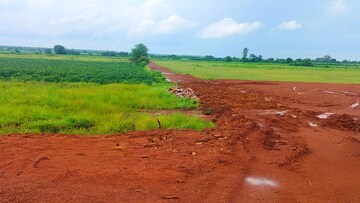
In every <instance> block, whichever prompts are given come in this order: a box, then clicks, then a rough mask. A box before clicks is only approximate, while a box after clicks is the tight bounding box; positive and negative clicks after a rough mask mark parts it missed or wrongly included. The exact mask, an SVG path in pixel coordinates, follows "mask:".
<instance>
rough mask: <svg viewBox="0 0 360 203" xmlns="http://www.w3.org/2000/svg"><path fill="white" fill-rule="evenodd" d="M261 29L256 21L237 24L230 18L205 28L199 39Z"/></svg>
mask: <svg viewBox="0 0 360 203" xmlns="http://www.w3.org/2000/svg"><path fill="white" fill-rule="evenodd" d="M261 27H262V24H261V23H260V22H258V21H256V22H253V23H249V22H245V23H238V22H236V21H235V20H234V19H232V18H224V19H222V20H220V21H218V22H216V23H213V24H210V25H208V26H206V27H205V28H204V29H203V31H202V32H201V33H200V34H199V37H201V38H222V37H226V36H230V35H235V34H247V33H249V32H252V31H255V30H257V29H259V28H261Z"/></svg>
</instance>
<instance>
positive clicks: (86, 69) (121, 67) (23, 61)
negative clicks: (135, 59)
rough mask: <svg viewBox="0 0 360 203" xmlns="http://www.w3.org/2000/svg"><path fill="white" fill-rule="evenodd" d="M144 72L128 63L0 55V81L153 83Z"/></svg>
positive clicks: (141, 68)
mask: <svg viewBox="0 0 360 203" xmlns="http://www.w3.org/2000/svg"><path fill="white" fill-rule="evenodd" d="M147 72H148V71H147V70H146V69H144V68H143V67H141V66H139V65H135V64H133V63H128V62H103V61H83V60H54V59H47V58H45V59H42V58H12V57H0V80H18V81H44V82H90V83H100V84H110V83H121V82H125V83H138V82H143V83H148V84H150V83H153V82H154V80H155V79H156V78H155V77H152V75H151V74H148V73H147Z"/></svg>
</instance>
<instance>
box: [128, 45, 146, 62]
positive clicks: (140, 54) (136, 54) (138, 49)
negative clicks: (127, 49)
mask: <svg viewBox="0 0 360 203" xmlns="http://www.w3.org/2000/svg"><path fill="white" fill-rule="evenodd" d="M148 51H149V49H148V48H147V47H146V46H145V45H144V44H137V45H135V47H134V48H133V49H132V50H131V53H130V60H131V61H133V62H136V63H142V62H145V63H146V64H147V63H149V54H148Z"/></svg>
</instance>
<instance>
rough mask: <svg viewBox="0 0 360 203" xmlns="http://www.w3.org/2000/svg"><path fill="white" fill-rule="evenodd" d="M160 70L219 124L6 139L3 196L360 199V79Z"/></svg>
mask: <svg viewBox="0 0 360 203" xmlns="http://www.w3.org/2000/svg"><path fill="white" fill-rule="evenodd" d="M151 66H152V68H153V69H157V70H160V71H162V72H165V73H168V74H166V76H167V77H168V78H169V79H170V80H172V81H174V82H179V83H181V85H182V86H184V87H190V88H192V89H193V90H194V91H195V92H196V93H197V94H198V96H199V97H200V98H201V102H202V110H203V112H205V113H207V114H210V115H209V116H208V117H209V119H212V120H213V121H215V122H216V124H217V128H216V129H208V130H205V131H203V132H195V131H190V130H188V131H178V130H159V131H149V132H132V133H126V134H120V135H112V136H107V137H80V136H68V135H26V136H20V135H9V136H3V137H0V202H14V201H15V202H98V201H99V202H119V201H121V202H359V201H360V193H359V191H360V184H359V183H360V170H359V169H360V121H359V119H360V106H356V103H357V102H360V85H335V84H314V83H277V82H249V81H246V82H244V81H231V80H226V81H225V80H218V81H202V80H199V79H196V78H192V77H191V76H188V75H175V74H171V73H170V72H169V71H168V70H166V69H163V68H161V67H157V66H156V65H155V64H151ZM353 104H354V105H353ZM351 105H353V107H354V106H355V107H354V108H352V107H351ZM326 112H329V113H334V115H331V116H330V117H329V118H328V119H320V118H317V117H316V116H318V115H320V114H323V113H326ZM311 125H312V126H311ZM259 178H260V179H259ZM256 184H258V185H256ZM259 184H264V185H259Z"/></svg>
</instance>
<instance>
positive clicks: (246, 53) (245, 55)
mask: <svg viewBox="0 0 360 203" xmlns="http://www.w3.org/2000/svg"><path fill="white" fill-rule="evenodd" d="M248 53H249V49H248V48H247V47H245V48H244V49H243V57H242V61H247V55H248Z"/></svg>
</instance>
